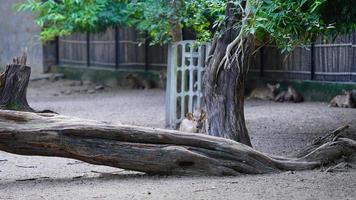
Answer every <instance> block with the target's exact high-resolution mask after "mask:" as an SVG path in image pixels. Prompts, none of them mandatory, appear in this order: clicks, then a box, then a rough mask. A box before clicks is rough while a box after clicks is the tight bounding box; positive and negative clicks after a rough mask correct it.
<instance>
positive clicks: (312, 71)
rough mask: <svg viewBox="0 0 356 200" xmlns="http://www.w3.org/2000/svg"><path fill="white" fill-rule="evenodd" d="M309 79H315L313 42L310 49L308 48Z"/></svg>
mask: <svg viewBox="0 0 356 200" xmlns="http://www.w3.org/2000/svg"><path fill="white" fill-rule="evenodd" d="M310 51H311V52H310V57H311V58H310V59H311V60H310V62H311V63H310V80H314V79H315V43H314V42H313V43H312V44H311V50H310Z"/></svg>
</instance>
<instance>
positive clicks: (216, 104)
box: [203, 1, 252, 146]
mask: <svg viewBox="0 0 356 200" xmlns="http://www.w3.org/2000/svg"><path fill="white" fill-rule="evenodd" d="M243 2H244V3H243V5H245V1H243ZM236 6H237V5H236V4H235V3H231V2H230V3H228V4H227V8H226V14H225V15H226V19H227V20H226V23H225V27H224V28H223V29H224V31H222V32H223V34H222V35H221V37H219V38H216V39H214V41H213V43H212V48H211V50H210V52H209V58H210V59H209V61H208V65H207V67H206V70H205V73H204V80H203V82H204V84H203V96H204V102H205V106H206V110H207V113H208V127H209V131H208V132H209V134H210V135H214V136H218V137H224V138H228V139H232V140H235V141H237V142H241V143H243V144H246V145H249V146H251V141H250V137H249V135H248V131H247V128H246V123H245V116H244V96H245V94H244V90H245V89H244V88H245V77H246V74H247V69H248V68H247V66H248V62H249V58H250V57H249V55H250V54H251V50H252V49H251V48H252V41H251V38H245V40H244V41H243V43H244V46H246V49H244V54H245V56H242V55H241V56H239V57H238V59H234V60H232V61H231V62H229V63H228V65H229V66H228V67H227V68H225V67H224V66H221V62H222V61H223V60H224V58H225V55H226V50H227V48H228V46H229V45H230V44H231V43H232V42H233V40H234V39H235V38H236V37H237V35H238V31H237V30H236V28H234V25H235V23H236V21H239V20H241V17H242V16H236V15H235V12H236V9H238V8H236ZM234 50H236V47H234ZM232 52H235V51H232ZM225 62H226V61H225ZM238 66H240V67H238Z"/></svg>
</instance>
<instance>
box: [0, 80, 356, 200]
mask: <svg viewBox="0 0 356 200" xmlns="http://www.w3.org/2000/svg"><path fill="white" fill-rule="evenodd" d="M73 85H76V86H73ZM95 87H96V86H95V85H91V84H84V85H83V86H79V84H78V83H76V84H73V83H72V82H70V81H57V82H54V83H51V82H48V81H36V82H32V83H31V84H30V89H29V91H28V96H29V102H30V104H31V105H32V106H33V107H34V108H36V109H39V110H41V109H51V110H54V111H57V112H59V113H61V114H65V115H71V116H77V117H82V118H89V119H95V120H101V121H110V122H121V123H125V124H135V125H143V126H151V127H164V116H165V113H164V112H165V109H164V95H165V94H164V91H162V90H127V89H115V88H105V89H104V90H97V91H96V92H93V91H92V90H93V89H95ZM88 91H89V92H88ZM90 93H92V94H90ZM245 114H246V119H247V124H248V128H249V131H250V134H251V138H252V142H253V145H254V147H255V148H256V149H258V150H261V151H263V152H268V153H273V154H278V155H288V154H291V153H293V152H296V151H297V150H298V149H300V148H302V147H303V146H305V145H306V144H308V143H309V142H311V141H312V140H313V139H314V138H316V137H318V136H321V135H323V134H324V133H325V132H328V131H330V130H333V129H335V128H337V127H338V126H341V125H344V124H350V125H351V128H350V130H349V131H350V132H354V133H355V132H356V109H338V108H329V107H327V105H326V104H324V103H311V102H306V103H302V104H280V103H274V102H263V101H248V102H247V103H246V110H245ZM355 188H356V170H355V169H349V170H346V171H344V172H335V173H326V172H322V170H320V169H318V170H313V171H303V172H285V173H280V174H268V175H245V176H239V177H162V176H147V175H145V174H141V173H136V172H130V171H124V170H121V169H116V168H110V167H104V166H95V165H90V164H86V163H82V162H78V161H75V160H71V159H64V158H46V157H28V156H17V155H13V154H8V153H4V152H0V199H26V200H27V199H152V200H156V199H158V200H159V199H162V200H163V199H165V200H166V199H234V200H236V199H310V200H311V199H355V197H356V191H355Z"/></svg>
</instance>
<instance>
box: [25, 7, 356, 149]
mask: <svg viewBox="0 0 356 200" xmlns="http://www.w3.org/2000/svg"><path fill="white" fill-rule="evenodd" d="M178 8H179V9H178ZM20 10H32V11H34V12H37V14H38V18H37V19H38V20H37V21H38V23H39V25H41V26H42V27H43V31H42V33H41V37H42V38H43V39H51V38H53V37H54V36H61V35H67V34H70V33H73V32H76V31H100V30H105V28H106V27H108V26H117V25H121V26H133V27H135V28H137V29H138V30H140V31H145V32H148V33H149V35H150V36H151V39H152V40H151V41H152V42H153V43H166V42H170V41H172V38H173V40H175V38H176V36H175V34H173V33H175V31H173V32H172V30H175V28H177V27H184V28H190V29H193V30H194V31H195V32H196V33H197V36H198V39H199V40H212V41H213V44H212V47H213V48H212V51H211V52H210V55H209V62H208V66H207V70H206V73H205V78H204V81H205V83H204V84H203V85H204V86H205V88H204V94H203V96H204V98H205V102H206V105H207V111H208V121H209V125H210V126H209V127H210V131H209V134H211V135H215V136H220V137H225V138H230V139H233V140H236V141H239V142H242V143H244V144H247V145H251V143H250V139H249V137H248V132H247V128H246V125H245V120H244V113H243V103H244V98H243V97H244V90H243V88H244V82H245V77H246V73H247V71H248V65H249V64H248V61H249V58H250V57H251V56H252V54H253V52H255V46H256V47H260V46H262V45H263V44H265V43H266V42H274V43H275V44H277V46H278V47H280V48H281V49H282V51H291V50H293V48H294V47H295V46H297V45H307V44H309V43H311V42H312V41H313V40H314V39H315V38H316V37H317V36H319V35H323V36H327V37H330V38H333V37H335V36H337V35H338V34H344V33H350V32H351V31H353V30H354V29H355V27H356V26H355V20H354V19H355V18H356V8H355V7H354V5H353V1H342V0H298V1H295V0H269V1H265V0H170V1H161V0H159V1H156V0H135V1H131V0H117V1H112V0H103V1H77V0H66V1H58V2H56V1H46V2H42V1H29V2H28V3H26V4H22V5H21V6H20ZM73 12H77V13H78V15H72V13H73ZM172 22H174V23H172ZM178 24H179V26H178ZM44 25H46V26H44Z"/></svg>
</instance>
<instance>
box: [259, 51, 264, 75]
mask: <svg viewBox="0 0 356 200" xmlns="http://www.w3.org/2000/svg"><path fill="white" fill-rule="evenodd" d="M264 51H265V48H264V47H261V49H260V77H263V76H264V63H263V62H264V57H263V56H264Z"/></svg>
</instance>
